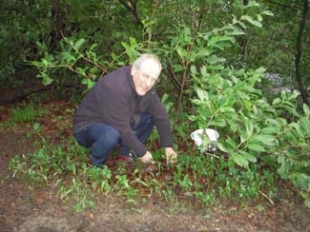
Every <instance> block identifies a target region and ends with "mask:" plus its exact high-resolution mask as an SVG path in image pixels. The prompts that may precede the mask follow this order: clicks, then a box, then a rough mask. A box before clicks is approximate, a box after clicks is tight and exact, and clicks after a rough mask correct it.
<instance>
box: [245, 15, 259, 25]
mask: <svg viewBox="0 0 310 232" xmlns="http://www.w3.org/2000/svg"><path fill="white" fill-rule="evenodd" d="M241 19H244V20H246V21H248V22H249V23H251V24H252V25H254V26H256V27H262V26H263V25H262V24H261V23H260V22H259V21H257V20H254V19H253V18H252V17H251V16H249V15H243V16H242V17H241Z"/></svg>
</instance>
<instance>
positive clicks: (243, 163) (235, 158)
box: [230, 154, 249, 168]
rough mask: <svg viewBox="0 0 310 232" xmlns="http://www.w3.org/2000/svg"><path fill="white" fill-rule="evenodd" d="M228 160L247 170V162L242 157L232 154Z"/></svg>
mask: <svg viewBox="0 0 310 232" xmlns="http://www.w3.org/2000/svg"><path fill="white" fill-rule="evenodd" d="M230 158H231V159H232V160H233V161H234V162H235V163H236V164H238V165H239V166H241V167H244V168H248V166H249V161H248V160H247V159H246V158H245V157H244V156H243V155H240V154H232V155H231V156H230Z"/></svg>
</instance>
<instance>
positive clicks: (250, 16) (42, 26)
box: [0, 0, 310, 205]
mask: <svg viewBox="0 0 310 232" xmlns="http://www.w3.org/2000/svg"><path fill="white" fill-rule="evenodd" d="M308 8H309V1H308V0H304V1H300V0H294V1H288V0H284V1H268V0H266V1H251V0H248V1H247V0H243V1H241V0H235V1H229V0H222V1H218V0H208V1H205V0H197V1H190V0H187V1H172V0H171V1H169V0H166V1H143V0H129V1H126V0H118V1H117V0H91V1H82V0H68V1H61V0H55V1H51V0H40V1H38V0H33V1H11V0H5V1H3V2H2V4H1V14H0V19H1V22H2V23H1V25H0V30H1V36H0V45H1V51H2V52H1V54H0V65H1V70H0V80H1V82H2V83H3V84H2V86H1V88H3V89H7V88H12V87H14V88H15V89H17V91H16V92H17V95H16V96H15V97H14V98H13V99H9V100H14V101H15V100H25V99H26V98H27V96H29V94H32V93H33V92H36V91H40V90H41V89H44V88H48V89H53V90H55V91H53V93H54V94H53V97H54V98H61V97H62V94H63V92H66V89H67V88H70V89H71V91H70V93H71V96H77V98H80V97H82V96H83V94H84V93H85V92H86V91H87V89H89V88H91V87H92V85H93V84H94V83H95V82H96V80H97V79H98V78H99V77H100V76H102V75H104V74H105V73H107V72H109V71H111V70H113V69H115V68H116V67H119V66H121V65H124V64H128V63H130V62H132V61H133V60H134V59H135V57H137V55H138V54H139V53H142V52H154V53H156V54H158V55H159V57H161V59H162V63H163V66H164V70H163V73H162V75H161V81H160V82H159V84H158V90H159V92H160V94H161V95H162V97H163V102H164V104H165V106H166V107H167V109H169V110H170V112H171V111H172V110H173V112H174V114H173V115H172V118H171V119H172V121H173V122H174V123H173V125H174V131H175V134H176V137H177V138H178V141H177V144H186V145H187V146H188V147H189V146H190V145H189V144H190V142H189V141H190V138H189V134H190V132H191V131H193V130H194V129H196V128H206V127H212V128H215V129H217V130H218V131H219V132H220V134H221V138H220V141H219V144H218V146H219V150H220V153H221V154H220V155H225V156H228V161H227V164H228V168H229V170H230V172H231V173H238V170H240V168H241V169H243V168H244V169H245V170H257V173H259V172H260V171H262V170H263V168H265V167H268V170H269V169H270V170H271V171H272V172H273V173H275V174H276V175H278V176H279V177H281V178H282V179H285V180H289V181H291V182H292V183H293V184H294V185H295V186H296V188H297V189H298V191H299V193H300V194H301V196H302V197H304V199H305V203H306V204H307V205H310V203H309V190H310V178H309V175H310V173H309V164H310V159H309V154H310V152H309V151H310V149H309V138H310V122H309V120H310V119H309V117H310V110H309V91H308V88H307V87H308V85H309V83H310V77H309V76H310V75H309V73H310V72H309V67H308V66H307V64H308V63H309V59H310V56H309V52H310V51H309V46H308V45H309V38H310V36H309V33H310V32H309V23H306V22H307V20H309V13H308ZM266 76H267V77H270V76H272V77H274V76H275V77H281V78H280V82H281V83H280V84H279V85H276V84H278V83H275V79H274V78H271V80H270V78H269V79H268V78H266ZM278 79H279V78H277V80H278ZM38 83H40V84H38ZM41 83H42V86H41ZM72 87H74V88H72ZM278 88H280V89H279V91H275V90H276V89H277V90H278ZM73 89H74V90H73ZM293 90H294V91H293ZM1 92H2V93H1V94H2V95H0V96H1V99H4V100H7V99H6V98H7V96H6V95H3V93H5V92H6V91H1ZM184 121H185V122H189V123H182V122H184ZM179 149H180V150H182V149H184V148H181V147H179ZM186 150H188V149H187V148H185V151H186ZM197 153H204V148H202V149H201V151H200V152H197ZM198 157H199V156H198ZM258 167H260V168H258ZM183 180H184V179H183Z"/></svg>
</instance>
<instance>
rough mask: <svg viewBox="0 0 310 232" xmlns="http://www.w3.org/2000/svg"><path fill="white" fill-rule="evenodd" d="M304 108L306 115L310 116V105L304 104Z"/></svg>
mask: <svg viewBox="0 0 310 232" xmlns="http://www.w3.org/2000/svg"><path fill="white" fill-rule="evenodd" d="M302 108H303V109H304V112H305V114H306V116H307V117H310V107H309V106H308V105H307V104H303V105H302Z"/></svg>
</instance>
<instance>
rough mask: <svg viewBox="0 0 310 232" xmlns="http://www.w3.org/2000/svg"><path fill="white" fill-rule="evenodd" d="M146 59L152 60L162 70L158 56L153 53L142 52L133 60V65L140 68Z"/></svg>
mask: <svg viewBox="0 0 310 232" xmlns="http://www.w3.org/2000/svg"><path fill="white" fill-rule="evenodd" d="M147 60H153V61H155V62H156V63H157V64H158V67H159V71H161V70H162V64H161V62H160V60H159V58H158V56H156V55H155V54H147V53H145V54H142V55H141V56H139V57H138V58H137V59H136V60H135V61H134V62H133V66H135V67H136V68H138V69H140V68H141V66H142V65H143V63H144V62H145V61H147Z"/></svg>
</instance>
